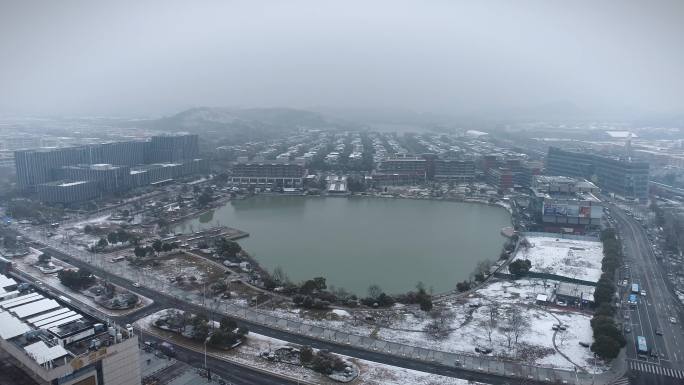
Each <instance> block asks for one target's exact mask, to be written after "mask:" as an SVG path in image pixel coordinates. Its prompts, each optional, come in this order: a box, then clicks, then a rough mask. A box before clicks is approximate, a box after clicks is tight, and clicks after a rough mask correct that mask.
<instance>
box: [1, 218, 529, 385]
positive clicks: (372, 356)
mask: <svg viewBox="0 0 684 385" xmlns="http://www.w3.org/2000/svg"><path fill="white" fill-rule="evenodd" d="M5 231H9V230H8V229H5ZM13 232H14V231H13ZM14 233H15V232H14ZM15 235H20V234H17V233H15ZM44 249H45V250H47V251H49V252H50V254H51V255H52V256H53V257H54V258H58V259H61V260H67V261H68V263H69V264H71V265H74V266H76V267H78V268H85V269H89V270H90V271H92V272H93V273H94V274H96V275H99V276H101V277H107V279H108V280H110V281H111V282H112V283H114V284H116V285H119V286H122V287H125V288H127V289H129V290H131V291H134V292H137V293H140V294H141V295H143V296H146V297H148V298H151V299H152V300H154V302H155V304H154V305H153V306H150V307H148V308H144V309H141V310H140V311H138V312H134V313H131V314H128V315H126V316H122V317H116V318H115V320H116V321H117V322H118V323H120V324H126V323H133V322H134V321H135V320H137V319H139V318H142V317H144V316H146V315H149V314H151V313H154V312H156V311H158V310H160V309H163V308H171V307H175V308H182V309H184V310H187V311H190V312H193V313H198V314H199V313H204V314H207V315H208V316H210V317H213V318H214V319H220V318H221V317H222V316H223V314H222V313H219V312H216V311H211V310H208V309H207V308H205V307H202V306H201V305H200V304H197V303H191V302H185V301H181V300H179V299H177V298H175V297H171V296H169V295H167V294H165V293H160V292H157V291H155V290H151V289H149V288H146V287H144V286H142V287H133V286H132V282H131V281H129V280H127V279H125V278H122V277H120V276H118V275H115V274H111V273H110V272H106V271H104V270H103V269H101V268H99V267H97V266H94V265H90V264H88V263H86V262H83V261H81V260H79V259H77V258H73V257H71V256H69V255H67V254H65V253H63V252H62V251H60V250H57V249H55V248H52V247H49V246H46V247H45V248H44ZM238 324H240V325H241V326H242V325H244V326H247V327H248V328H249V329H250V331H253V332H255V333H258V334H262V335H265V336H268V337H272V338H277V339H280V340H284V341H288V342H291V343H295V344H299V345H309V346H312V347H314V348H318V349H327V350H329V351H332V352H335V353H337V354H343V355H347V356H351V357H355V358H359V359H363V360H368V361H373V362H378V363H382V364H386V365H392V366H398V367H402V368H406V369H412V370H417V371H422V372H427V373H433V374H439V375H443V376H448V377H455V378H461V379H465V380H469V381H478V382H483V383H487V384H492V385H513V384H518V383H524V384H530V385H532V384H541V383H542V382H537V381H533V380H522V382H521V380H514V379H511V378H509V377H505V376H500V375H495V374H488V373H481V372H476V371H471V370H467V369H462V368H458V367H455V366H447V365H442V364H439V363H429V362H425V361H419V360H414V359H411V358H408V357H402V356H398V355H393V354H386V353H383V352H380V351H369V350H365V349H360V348H356V347H354V346H350V345H343V344H341V343H340V344H337V343H333V342H329V341H324V340H319V339H315V338H311V337H308V336H305V335H302V334H297V333H290V332H288V331H285V330H280V329H276V328H271V327H267V326H264V325H261V324H259V323H253V322H249V321H246V320H238Z"/></svg>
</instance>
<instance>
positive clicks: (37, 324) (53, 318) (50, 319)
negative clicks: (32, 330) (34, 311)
mask: <svg viewBox="0 0 684 385" xmlns="http://www.w3.org/2000/svg"><path fill="white" fill-rule="evenodd" d="M67 310H69V309H67ZM76 314H78V313H76V312H75V311H67V312H66V313H58V314H55V315H53V316H50V317H48V318H43V319H41V320H38V321H34V322H33V326H35V327H37V328H39V327H42V326H43V325H49V324H51V323H53V322H55V321H59V320H62V319H64V318H69V317H73V316H75V315H76ZM29 322H30V321H29Z"/></svg>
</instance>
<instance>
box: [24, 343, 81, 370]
mask: <svg viewBox="0 0 684 385" xmlns="http://www.w3.org/2000/svg"><path fill="white" fill-rule="evenodd" d="M24 351H26V354H28V355H29V356H31V357H33V359H34V360H36V362H37V363H38V365H42V364H44V363H46V362H49V361H52V360H54V359H57V358H60V357H64V356H68V355H70V353H69V352H68V351H66V349H64V348H63V347H62V346H61V345H55V346H48V345H47V344H46V343H45V342H43V341H38V342H36V343H34V344H31V345H26V346H25V347H24Z"/></svg>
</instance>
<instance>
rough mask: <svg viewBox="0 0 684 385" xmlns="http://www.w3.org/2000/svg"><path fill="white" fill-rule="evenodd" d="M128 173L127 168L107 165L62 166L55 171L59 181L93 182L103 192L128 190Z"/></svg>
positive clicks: (128, 168)
mask: <svg viewBox="0 0 684 385" xmlns="http://www.w3.org/2000/svg"><path fill="white" fill-rule="evenodd" d="M130 172H131V169H130V167H129V166H115V165H112V164H108V163H96V164H78V165H73V166H62V167H61V168H59V169H57V170H55V173H56V175H57V176H58V177H59V178H60V179H65V180H74V181H79V180H87V181H95V182H97V186H98V188H99V189H100V191H103V192H114V191H125V190H127V189H128V188H130V184H131V183H130Z"/></svg>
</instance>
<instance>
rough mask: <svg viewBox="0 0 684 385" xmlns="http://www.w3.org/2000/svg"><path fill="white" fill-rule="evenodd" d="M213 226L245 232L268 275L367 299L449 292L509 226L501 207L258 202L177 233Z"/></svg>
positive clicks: (289, 199) (235, 204)
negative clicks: (378, 293)
mask: <svg viewBox="0 0 684 385" xmlns="http://www.w3.org/2000/svg"><path fill="white" fill-rule="evenodd" d="M215 225H224V226H229V227H234V228H237V229H240V230H244V231H247V232H248V233H250V236H249V237H248V238H244V239H241V240H239V243H240V244H241V245H242V247H243V248H244V249H246V250H247V251H248V252H249V253H250V254H251V255H253V256H254V257H255V258H256V259H257V260H258V261H259V263H260V264H261V265H262V266H264V267H266V268H267V269H269V270H273V268H275V267H276V266H281V267H282V268H283V270H284V271H285V272H286V273H287V275H288V276H289V278H290V279H291V280H293V281H295V282H298V281H301V280H304V279H309V278H313V277H317V276H322V277H325V278H326V279H327V282H328V286H330V285H334V286H336V287H344V288H345V289H347V290H349V291H351V292H354V293H356V294H358V295H362V296H365V295H366V293H367V288H368V286H369V285H371V284H377V285H380V287H381V288H382V289H383V290H384V291H386V292H387V293H400V292H405V291H407V290H411V289H413V288H414V287H415V286H416V283H417V282H418V281H422V282H423V283H424V284H425V287H427V288H430V287H432V288H433V290H434V292H435V293H439V292H444V291H447V290H450V289H452V288H454V286H455V284H456V282H458V281H461V280H463V279H465V278H467V277H468V276H469V275H470V273H472V271H473V270H474V268H475V266H476V265H477V263H478V262H479V261H482V260H486V259H489V260H496V259H497V257H498V255H499V253H500V251H501V247H502V245H503V243H504V238H503V237H502V236H501V235H500V231H501V229H502V228H503V227H505V226H510V215H509V214H508V212H507V211H506V210H504V209H502V208H500V207H492V206H487V205H482V204H475V203H460V202H444V201H430V200H412V199H381V198H362V197H354V198H341V197H330V198H323V197H298V196H258V197H254V198H249V199H244V200H236V201H232V202H230V203H228V204H226V205H225V206H223V207H221V208H218V209H216V210H214V211H212V212H209V213H205V214H204V215H203V216H201V217H200V218H198V219H194V220H190V221H186V222H184V223H182V224H180V225H179V226H178V227H177V230H180V231H184V232H187V231H197V230H199V229H202V228H207V227H211V226H215Z"/></svg>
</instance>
